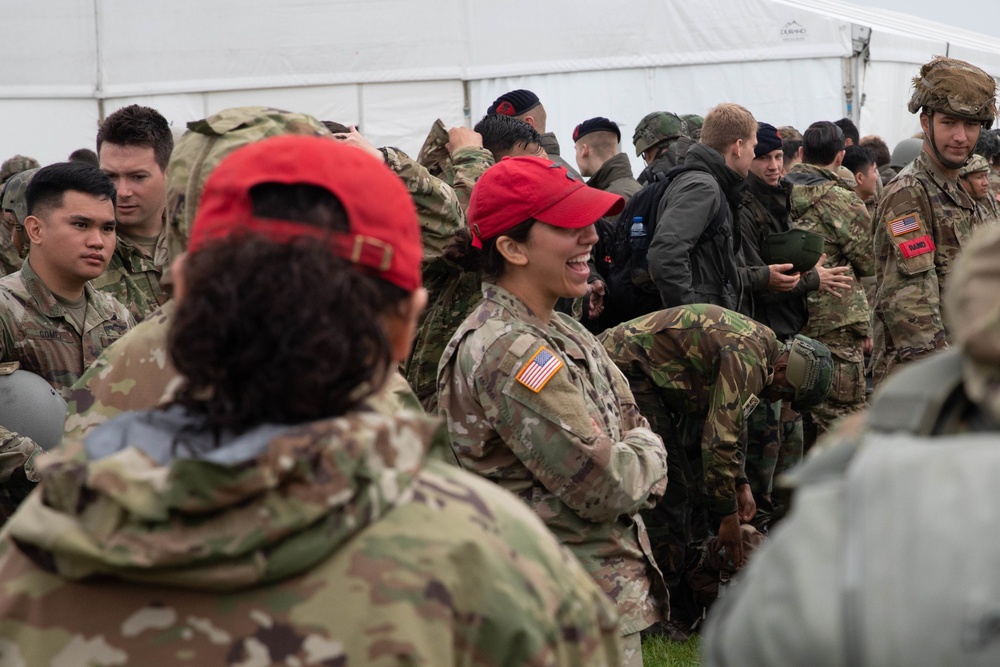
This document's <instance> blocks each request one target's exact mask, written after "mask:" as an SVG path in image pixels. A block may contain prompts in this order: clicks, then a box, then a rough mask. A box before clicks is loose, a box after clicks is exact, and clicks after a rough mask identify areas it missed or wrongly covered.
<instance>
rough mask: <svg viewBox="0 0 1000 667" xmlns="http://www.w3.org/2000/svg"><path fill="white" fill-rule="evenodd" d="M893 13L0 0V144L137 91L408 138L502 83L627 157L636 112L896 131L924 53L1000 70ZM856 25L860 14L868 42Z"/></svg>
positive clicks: (55, 145)
mask: <svg viewBox="0 0 1000 667" xmlns="http://www.w3.org/2000/svg"><path fill="white" fill-rule="evenodd" d="M900 16H901V15H896V14H893V13H892V12H878V11H870V12H867V13H866V10H864V9H862V8H859V7H857V6H853V5H846V4H845V3H838V2H836V0H704V1H703V2H698V3H690V2H679V1H677V0H668V1H667V2H663V1H662V0H632V1H631V2H629V3H626V4H619V5H616V6H614V7H613V8H612V7H610V6H608V5H607V3H603V2H600V3H599V2H596V1H595V0H577V1H575V2H572V3H570V2H566V1H565V0H557V1H556V2H545V3H540V2H537V0H533V1H531V2H529V1H528V0H508V2H506V3H504V4H502V5H498V4H496V3H482V2H476V1H475V0H434V1H433V2H431V1H430V0H368V1H367V2H356V1H354V0H291V1H290V2H287V3H282V4H279V5H275V4H274V3H273V2H266V3H265V2H263V1H262V0H244V1H243V2H241V3H239V4H238V5H236V4H232V3H227V2H204V1H203V0H202V1H195V0H173V1H172V2H169V3H160V4H151V3H135V2H129V1H128V0H49V2H46V3H6V5H5V8H4V26H5V36H4V64H3V67H2V68H0V119H2V122H0V159H4V158H5V157H6V156H9V155H13V154H14V153H22V154H26V155H32V156H34V157H36V158H38V159H39V160H40V161H42V162H43V163H48V162H52V161H56V160H61V159H65V157H66V156H67V155H68V154H69V153H70V151H72V150H74V149H76V148H79V147H92V146H93V142H94V135H95V133H96V127H97V123H98V121H99V119H100V118H102V117H104V116H106V115H107V114H108V113H111V112H112V111H114V110H115V109H117V108H119V107H121V106H123V105H125V104H130V103H133V102H138V103H142V104H148V105H150V106H153V107H155V108H157V109H159V110H160V112H161V113H163V114H164V116H166V117H167V119H168V120H169V121H170V122H171V124H172V126H173V128H174V130H175V132H176V133H177V134H178V135H179V134H181V133H182V132H183V131H184V129H185V124H186V123H187V122H188V121H191V120H194V119H198V118H202V117H204V116H206V115H208V114H211V113H214V112H215V111H218V110H220V109H223V108H225V107H229V106H234V105H243V104H267V105H272V106H276V107H281V108H286V109H293V110H296V111H303V112H306V113H310V114H312V115H314V116H316V117H318V118H321V119H328V120H337V121H340V122H344V123H357V124H359V125H360V127H361V130H362V132H363V133H364V134H365V135H366V136H368V138H369V139H371V140H372V141H373V143H376V144H378V145H395V146H399V147H400V148H403V149H404V150H406V151H408V152H415V151H416V150H417V148H418V147H419V146H420V144H421V142H422V141H423V138H424V136H425V134H426V132H427V130H428V128H429V127H430V125H431V123H432V122H433V121H434V119H435V118H438V117H440V118H441V119H442V120H444V122H445V124H446V125H455V124H462V123H469V124H474V123H475V122H476V121H477V120H478V119H479V118H480V117H481V116H482V114H483V113H484V112H485V110H486V107H487V106H488V105H489V104H490V102H492V101H493V99H494V98H495V97H496V96H497V95H499V94H501V93H503V92H505V91H507V90H510V89H513V88H529V89H531V90H534V91H535V92H536V93H537V94H538V95H539V97H540V98H541V99H542V101H543V102H544V103H545V106H546V110H547V111H548V118H549V123H548V125H549V127H548V129H549V130H550V131H554V132H555V133H556V134H557V136H558V138H559V139H560V141H561V143H562V146H563V155H564V157H566V158H567V159H569V160H570V161H572V157H571V155H572V141H571V139H570V135H571V132H572V129H573V127H574V126H575V125H576V124H577V123H579V122H580V121H582V120H584V119H586V118H589V117H592V116H597V115H601V116H607V117H609V118H612V119H613V120H615V121H617V122H619V123H620V124H621V125H622V135H623V139H624V141H623V147H622V148H623V150H625V151H626V152H627V153H629V154H630V156H631V157H632V158H633V163H634V166H636V168H637V169H638V167H639V166H640V165H639V163H638V161H636V160H635V156H634V151H633V150H632V147H631V141H630V139H631V134H632V130H633V129H634V126H635V124H636V123H637V122H638V121H639V119H641V118H642V116H644V115H645V114H646V113H648V112H649V111H652V110H655V109H665V110H671V111H675V112H677V113H699V114H704V113H705V112H706V111H707V110H708V109H709V108H710V107H712V106H713V105H715V104H717V103H718V102H722V101H736V102H739V103H741V104H743V105H744V106H746V107H748V108H749V109H750V110H751V111H752V112H753V113H754V114H755V115H756V116H757V117H758V118H759V119H761V120H766V121H768V122H771V123H773V124H775V125H784V124H792V125H796V126H797V127H799V128H800V129H804V128H805V126H807V125H808V124H809V123H811V122H812V121H814V120H819V119H833V120H835V119H837V118H840V117H842V116H844V115H846V114H847V113H848V111H849V110H850V112H851V113H852V114H853V115H855V117H856V118H857V119H858V120H859V121H860V122H859V125H860V127H861V130H862V133H865V134H869V133H877V134H881V135H882V136H883V137H885V139H886V140H887V141H888V142H889V143H890V145H892V144H894V143H895V142H896V141H898V140H899V139H901V138H903V137H904V136H909V135H911V134H912V133H913V132H915V131H917V130H918V129H919V125H918V123H917V121H916V119H915V118H914V117H913V116H911V115H910V114H908V113H906V111H905V102H906V100H907V99H908V97H909V85H910V78H911V77H912V76H913V75H914V74H916V71H917V67H918V66H919V64H920V63H922V62H926V61H927V60H928V59H930V57H931V56H932V55H936V54H944V53H950V55H953V56H955V57H964V58H966V59H968V60H970V61H972V62H974V63H976V64H977V65H980V66H981V67H984V68H985V69H987V71H990V72H991V73H993V74H994V75H997V74H1000V41H997V40H990V39H988V38H985V37H983V36H980V35H975V34H974V33H961V34H958V33H956V35H957V37H956V36H955V35H951V34H950V33H949V34H946V33H944V32H942V31H941V30H940V29H937V30H935V29H934V27H933V26H930V25H924V24H921V22H919V21H916V20H915V19H910V18H908V17H903V19H905V20H903V19H900V18H899V17H900ZM56 18H57V19H58V20H55V19H56ZM859 26H860V27H866V28H870V29H871V30H870V36H868V37H867V39H866V41H865V44H864V48H863V49H859V47H858V39H857V34H858V27H859ZM866 34H869V33H866ZM845 86H846V88H845ZM852 86H854V87H856V89H855V88H853V87H852ZM847 91H850V92H852V93H854V94H853V95H852V98H851V105H850V106H849V105H848V98H847V95H846V92H847Z"/></svg>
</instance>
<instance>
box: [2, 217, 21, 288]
mask: <svg viewBox="0 0 1000 667" xmlns="http://www.w3.org/2000/svg"><path fill="white" fill-rule="evenodd" d="M22 263H24V260H23V259H21V255H19V254H18V252H17V248H15V247H14V228H13V227H12V226H11V225H9V224H7V215H5V214H4V213H3V212H0V278H2V277H3V276H9V275H10V274H12V273H14V272H15V271H20V270H21V264H22Z"/></svg>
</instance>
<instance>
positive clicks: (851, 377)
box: [802, 334, 868, 451]
mask: <svg viewBox="0 0 1000 667" xmlns="http://www.w3.org/2000/svg"><path fill="white" fill-rule="evenodd" d="M818 340H820V341H821V342H822V343H823V344H825V345H826V346H827V347H828V348H830V353H831V354H832V355H833V382H832V384H831V385H830V393H829V394H828V395H827V397H826V400H825V401H823V402H822V403H820V404H819V405H817V406H815V407H812V408H810V409H809V410H808V411H806V412H803V413H802V418H803V426H804V431H805V449H806V451H808V450H809V448H810V447H812V446H813V444H815V443H816V441H817V440H818V439H819V438H821V437H822V436H823V434H824V433H826V432H827V431H829V430H830V426H831V425H832V424H833V422H835V421H837V420H838V419H840V418H841V417H846V416H847V415H849V414H853V413H855V412H858V411H860V410H863V409H864V408H865V407H866V406H867V405H868V393H867V385H866V381H865V362H864V354H863V353H862V344H863V342H864V341H863V339H861V338H852V337H851V336H850V335H846V334H840V335H839V336H836V337H831V338H830V339H829V340H825V339H823V338H820V339H818Z"/></svg>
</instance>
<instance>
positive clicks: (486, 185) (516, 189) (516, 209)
mask: <svg viewBox="0 0 1000 667" xmlns="http://www.w3.org/2000/svg"><path fill="white" fill-rule="evenodd" d="M623 208H625V200H624V199H623V198H622V197H620V196H619V195H616V194H611V193H610V192H604V191H602V190H598V189H596V188H592V187H589V186H588V185H587V184H586V183H583V182H581V181H578V180H576V179H574V178H573V177H572V176H570V175H569V172H568V171H566V167H563V166H561V165H558V164H555V163H554V162H552V161H551V160H546V159H544V158H540V157H527V156H526V157H505V158H504V159H502V160H500V162H498V163H497V164H495V165H494V166H492V167H490V168H489V169H487V170H486V172H485V173H484V174H483V175H482V177H480V179H479V181H478V182H477V183H476V185H475V187H474V188H473V189H472V197H471V199H470V201H469V213H468V218H469V227H470V228H471V229H472V245H473V247H475V248H482V247H483V241H485V240H489V239H492V238H494V237H497V236H500V235H501V234H503V233H504V232H505V231H507V230H508V229H511V228H513V227H516V226H517V225H519V224H521V223H522V222H524V221H526V220H529V219H531V218H534V219H535V220H539V221H541V222H544V223H547V224H550V225H552V226H554V227H565V228H567V229H577V228H580V227H586V226H587V225H592V224H594V223H595V222H597V221H598V220H599V219H600V218H602V217H603V216H605V215H615V214H618V213H621V210H622V209H623Z"/></svg>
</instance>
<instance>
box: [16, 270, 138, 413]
mask: <svg viewBox="0 0 1000 667" xmlns="http://www.w3.org/2000/svg"><path fill="white" fill-rule="evenodd" d="M84 292H85V294H86V296H87V315H86V321H85V322H84V330H83V332H80V331H77V327H76V324H75V323H74V322H71V321H69V320H68V319H66V315H65V310H64V309H63V307H62V306H61V305H60V304H59V302H58V301H56V299H55V296H53V294H52V292H51V291H50V290H49V288H47V287H46V286H45V285H44V284H43V283H42V281H41V280H40V279H39V278H38V276H37V275H36V274H35V272H34V270H32V268H31V263H30V262H25V263H24V266H23V267H22V269H21V270H20V271H18V272H17V273H13V274H11V275H9V276H7V277H5V278H2V279H0V328H2V333H0V361H13V360H17V361H20V362H21V368H23V369H24V370H26V371H31V372H32V373H35V374H36V375H41V376H42V377H43V378H45V380H46V381H47V382H48V383H49V384H51V385H52V386H53V387H54V388H55V389H56V391H58V392H59V393H61V394H62V395H63V397H64V398H67V399H68V397H69V396H68V395H69V387H70V385H72V384H73V383H74V382H76V380H77V379H78V378H79V377H80V376H81V375H83V372H84V371H85V370H86V369H87V367H88V366H90V364H92V363H93V362H94V361H95V360H96V359H97V357H98V356H99V355H100V354H101V351H102V350H104V348H106V347H108V346H109V345H110V344H111V343H113V342H114V341H115V340H117V339H118V338H120V337H121V336H122V334H124V333H125V332H126V331H128V330H129V329H130V328H131V327H132V326H133V324H134V322H133V321H132V316H131V315H129V313H128V310H127V309H126V308H125V306H123V305H122V304H120V303H119V302H118V301H116V300H115V299H114V297H111V296H109V295H107V294H103V293H101V292H98V291H96V290H95V289H94V288H93V287H91V286H90V285H89V284H87V285H86V286H85V287H84Z"/></svg>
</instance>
